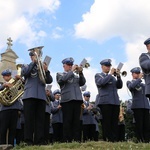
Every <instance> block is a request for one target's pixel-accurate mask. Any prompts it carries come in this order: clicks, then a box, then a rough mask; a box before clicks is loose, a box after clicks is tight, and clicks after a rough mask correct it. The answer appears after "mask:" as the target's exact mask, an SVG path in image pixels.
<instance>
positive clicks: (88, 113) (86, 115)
mask: <svg viewBox="0 0 150 150" xmlns="http://www.w3.org/2000/svg"><path fill="white" fill-rule="evenodd" d="M90 96H91V94H90V92H89V91H86V92H84V93H83V97H84V101H83V103H84V109H83V116H82V120H83V142H85V141H88V140H91V141H92V140H94V135H95V130H96V125H95V118H94V113H93V112H92V109H93V105H92V104H91V103H90V102H89V100H90Z"/></svg>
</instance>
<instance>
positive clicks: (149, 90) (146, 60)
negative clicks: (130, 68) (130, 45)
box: [139, 53, 150, 95]
mask: <svg viewBox="0 0 150 150" xmlns="http://www.w3.org/2000/svg"><path fill="white" fill-rule="evenodd" d="M139 63H140V66H141V68H142V71H143V73H144V79H145V95H150V53H142V54H141V56H140V57H139Z"/></svg>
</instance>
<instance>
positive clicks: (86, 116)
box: [82, 101, 95, 125]
mask: <svg viewBox="0 0 150 150" xmlns="http://www.w3.org/2000/svg"><path fill="white" fill-rule="evenodd" d="M84 106H85V108H84V109H83V115H82V121H83V125H84V124H95V119H94V114H93V112H92V111H90V110H87V107H88V106H89V102H88V103H87V102H86V101H84Z"/></svg>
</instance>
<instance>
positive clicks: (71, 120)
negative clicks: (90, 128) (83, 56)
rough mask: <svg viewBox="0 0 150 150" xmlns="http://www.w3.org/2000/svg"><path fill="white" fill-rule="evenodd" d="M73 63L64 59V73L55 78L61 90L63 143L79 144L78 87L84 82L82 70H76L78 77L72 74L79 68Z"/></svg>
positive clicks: (71, 59)
mask: <svg viewBox="0 0 150 150" xmlns="http://www.w3.org/2000/svg"><path fill="white" fill-rule="evenodd" d="M73 62H74V60H73V58H66V59H64V60H63V61H62V63H63V68H64V72H63V73H57V77H56V79H57V82H58V84H59V85H60V88H61V106H62V113H63V136H64V142H72V140H74V141H78V142H80V113H81V104H82V103H83V99H82V93H81V90H80V86H83V85H84V84H85V82H86V80H85V78H84V75H83V72H82V70H78V71H79V75H78V76H77V75H75V74H74V72H75V70H77V69H79V68H78V66H77V65H73Z"/></svg>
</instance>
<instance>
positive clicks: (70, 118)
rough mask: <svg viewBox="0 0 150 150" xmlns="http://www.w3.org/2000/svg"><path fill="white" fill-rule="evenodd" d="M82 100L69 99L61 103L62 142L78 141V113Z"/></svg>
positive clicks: (79, 112)
mask: <svg viewBox="0 0 150 150" xmlns="http://www.w3.org/2000/svg"><path fill="white" fill-rule="evenodd" d="M82 103H83V101H77V100H71V101H69V102H65V103H61V105H62V113H63V137H64V138H63V140H64V142H72V140H74V141H76V142H81V141H80V139H81V138H80V114H81V104H82Z"/></svg>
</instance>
